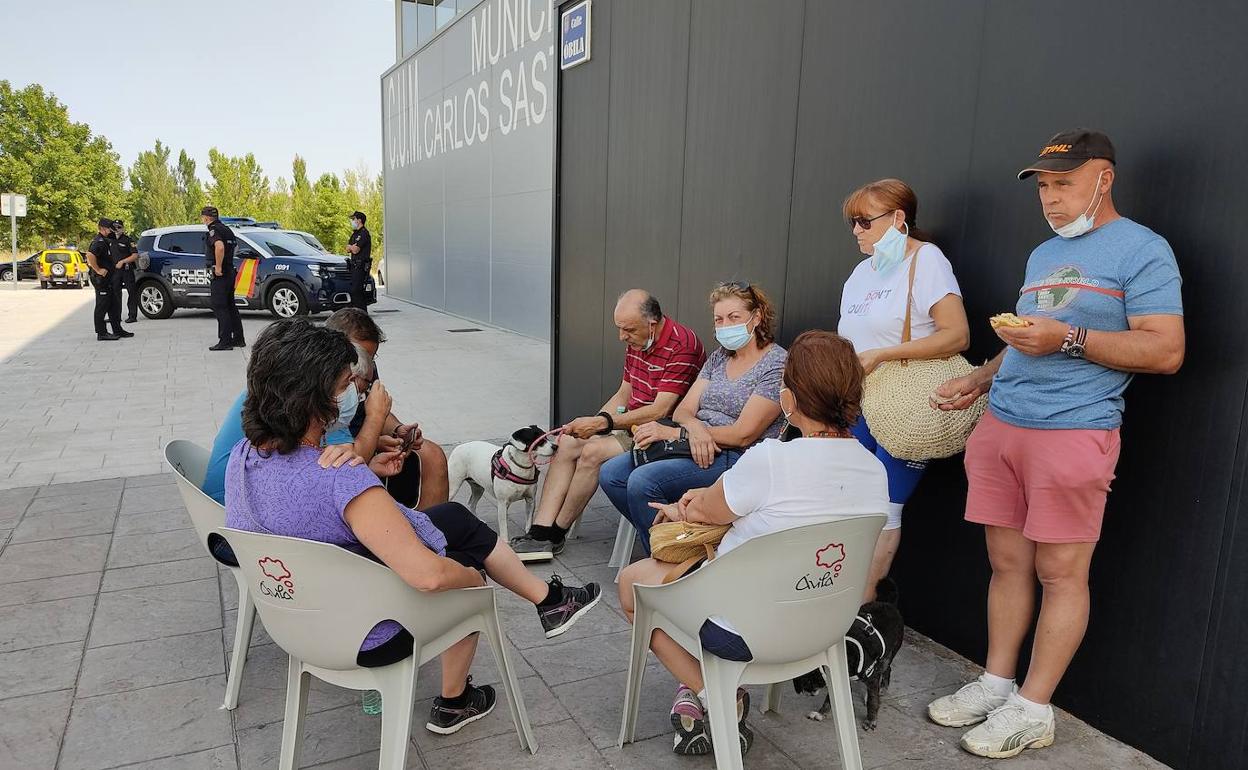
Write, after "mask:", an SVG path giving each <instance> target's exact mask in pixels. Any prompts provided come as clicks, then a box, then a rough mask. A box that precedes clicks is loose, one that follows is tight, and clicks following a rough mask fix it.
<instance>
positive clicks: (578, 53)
mask: <svg viewBox="0 0 1248 770" xmlns="http://www.w3.org/2000/svg"><path fill="white" fill-rule="evenodd" d="M589 2H590V0H581V2H579V3H577V4H576V5H573V6H570V7H569V8H567V9H566V10H564V12H563V14H562V16H561V17H560V20H559V69H561V70H566V69H568V68H569V67H575V66H576V65H578V64H584V63H585V62H587V61H589Z"/></svg>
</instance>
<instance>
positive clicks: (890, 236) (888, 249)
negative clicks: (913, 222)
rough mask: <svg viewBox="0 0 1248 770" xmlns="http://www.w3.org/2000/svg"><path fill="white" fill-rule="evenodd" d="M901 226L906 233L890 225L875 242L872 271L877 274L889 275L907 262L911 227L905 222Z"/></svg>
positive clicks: (872, 254) (872, 253)
mask: <svg viewBox="0 0 1248 770" xmlns="http://www.w3.org/2000/svg"><path fill="white" fill-rule="evenodd" d="M901 226H902V227H904V228H906V232H905V233H902V232H901V231H900V230H898V229H897V228H896V227H894V226H892V225H889V226H888V229H887V230H885V231H884V234H883V235H881V236H880V239H879V240H878V241H876V242H875V248H874V250H873V251H872V252H871V269H872V270H874V271H875V272H877V273H887V272H889V271H890V270H892V269H893V268H894V267H897V266H898V265H900V264H901V263H902V261H903V260H905V258H906V241H907V237H908V236H909V235H910V226H909V225H907V224H906V223H905V222H902V223H901Z"/></svg>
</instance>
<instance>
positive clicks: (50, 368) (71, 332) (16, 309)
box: [0, 283, 550, 489]
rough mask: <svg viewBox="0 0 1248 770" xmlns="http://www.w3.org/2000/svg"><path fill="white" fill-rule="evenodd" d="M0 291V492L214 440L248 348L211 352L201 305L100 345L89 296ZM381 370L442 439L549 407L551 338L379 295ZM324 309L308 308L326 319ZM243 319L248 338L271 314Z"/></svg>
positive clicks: (540, 417) (498, 431)
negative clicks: (479, 324) (182, 443)
mask: <svg viewBox="0 0 1248 770" xmlns="http://www.w3.org/2000/svg"><path fill="white" fill-rule="evenodd" d="M20 287H21V288H20V290H18V291H14V290H13V288H12V285H5V286H0V489H10V488H14V487H24V486H37V485H41V484H47V483H58V484H59V483H63V482H71V481H86V480H92V479H105V478H116V477H120V476H138V475H145V474H152V473H160V472H162V471H163V470H164V468H163V467H162V465H161V448H162V447H163V446H164V445H165V443H167V442H168V441H169V440H171V439H175V438H186V439H191V440H193V441H199V442H201V443H204V442H209V443H210V442H211V441H212V437H213V436H214V435H215V434H216V430H217V427H218V426H219V425H220V420H221V416H222V415H223V414H224V413H225V410H226V409H227V408H228V407H229V406H230V404H232V403H233V402H234V399H235V398H237V397H238V394H239V392H240V391H241V390H242V388H243V385H244V379H245V373H246V365H247V364H246V362H247V357H248V356H249V355H250V352H251V349H250V348H244V349H242V350H233V351H229V352H223V353H214V352H210V351H209V350H208V346H209V345H211V344H213V343H214V342H215V341H216V322H215V321H214V320H213V318H212V313H211V312H209V311H207V310H179V311H177V312H175V313H174V315H173V316H172V317H171V318H168V319H166V320H164V321H151V320H147V319H141V320H140V321H139V322H138V323H135V324H130V325H128V327H127V328H129V329H130V330H131V331H133V332H134V333H135V337H134V338H133V339H127V340H120V341H117V342H97V341H96V339H95V334H94V333H93V331H92V322H91V309H92V302H93V300H92V294H91V292H87V291H75V290H57V291H41V290H39V289H38V288H30V285H29V284H27V283H22V284H20ZM372 311H373V312H374V314H375V315H376V317H377V322H378V324H380V325H381V327H382V329H383V331H386V333H387V335H388V337H389V341H387V342H386V343H385V344H384V345H382V347H381V351H380V354H379V356H378V358H377V367H378V370H379V371H381V373H382V374H383V379H384V382H385V384H386V387H387V388H388V389H389V390H390V392H391V394H392V395H393V396H394V398H395V411H396V413H397V414H398V415H399V416H400V417H402V418H403V419H405V420H418V421H420V423H421V426H422V428H423V429H424V432H425V435H427V436H428V437H430V438H431V439H433V440H435V441H438V442H439V443H459V442H462V441H466V440H470V439H477V438H481V437H483V436H496V435H504V434H508V433H510V432H511V431H512V430H514V429H515V428H517V427H520V426H522V425H528V424H530V423H539V424H540V423H544V421H545V420H546V419H547V416H548V414H549V399H548V396H547V383H548V382H549V380H550V372H549V366H550V364H549V360H550V359H549V354H548V346H547V345H546V343H544V342H540V341H537V340H532V339H528V338H525V337H521V336H518V335H515V334H510V333H507V332H502V331H497V330H493V329H488V328H484V329H482V331H479V332H470V333H450V332H448V331H447V330H449V329H463V328H471V327H474V324H472V323H470V322H467V321H463V320H461V319H458V318H454V317H451V316H447V315H443V314H441V313H435V312H433V311H429V310H424V309H422V308H418V307H415V306H413V305H408V304H406V303H403V302H398V301H396V300H390V299H387V298H384V297H383V298H382V299H381V301H380V302H378V304H376V305H374V306H373V308H372ZM326 317H327V315H326V314H321V315H318V316H316V318H318V319H321V320H324V319H325V318H326ZM272 320H273V319H272V317H270V316H269V315H268V314H267V313H253V312H248V313H243V327H244V330H245V332H246V334H247V338H248V340H251V339H254V338H255V337H256V335H258V334H259V333H260V330H261V329H263V328H264V327H265V326H266V325H268V324H269V323H270V322H271V321H272Z"/></svg>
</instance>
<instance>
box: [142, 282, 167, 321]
mask: <svg viewBox="0 0 1248 770" xmlns="http://www.w3.org/2000/svg"><path fill="white" fill-rule="evenodd" d="M139 309H140V310H142V311H143V315H145V316H147V317H148V318H154V319H156V320H163V319H165V318H168V317H169V316H171V315H173V297H172V296H171V295H170V294H169V290H168V289H166V288H165V287H164V286H161V285H160V284H159V283H157V282H156V281H145V282H144V283H143V284H142V285H141V286H140V287H139Z"/></svg>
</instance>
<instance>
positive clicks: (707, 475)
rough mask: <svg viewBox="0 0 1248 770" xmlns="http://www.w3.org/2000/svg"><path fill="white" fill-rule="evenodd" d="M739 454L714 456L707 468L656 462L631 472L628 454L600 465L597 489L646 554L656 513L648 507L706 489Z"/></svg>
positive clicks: (676, 461)
mask: <svg viewBox="0 0 1248 770" xmlns="http://www.w3.org/2000/svg"><path fill="white" fill-rule="evenodd" d="M740 456H741V452H740V451H738V450H736V449H725V450H724V451H722V452H720V453H719V454H718V455H716V456H715V461H714V462H712V463H711V467H709V468H700V467H698V464H697V463H695V462H694V461H693V460H690V459H687V458H684V457H679V458H675V459H671V460H658V461H656V462H652V463H647V464H645V465H643V466H641V467H640V468H636V469H634V468H633V456H632V453H631V452H625V453H624V454H622V455H616V456H615V457H612V458H611V459H610V460H607V461H606V462H605V463H603V464H602V468H601V469H600V470H599V472H598V485H599V486H601V487H602V491H603V492H606V493H607V497H608V498H610V499H611V503H612V505H614V506H615V509H616V510H617V511H619V512H620V514H621V515H623V516H624V517H625V518H627V519H628V520H629V521H631V522H632V523H633V526H634V527H636V528H637V537H638V539H640V540H641V546H642V547H643V548H645V549H646V553H647V554H649V553H650V525H651V524H654V517H655V515H656V514H657V513H658V511H656V510H654V509H653V508H651V507H650V503H652V502H654V503H674V502H676V501H677V500H679V499H680V496H681V495H683V494H684V493H686V492H688V491H689V490H691V489H698V488H700V487H709V486H710V485H712V484H714V483H715V480H716V479H718V478H719V477H720V476H721V475H723V473H724V471H726V470H728V469H729V468H731V467H732V466H733V465H735V464H736V462H737V458H738V457H740Z"/></svg>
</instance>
